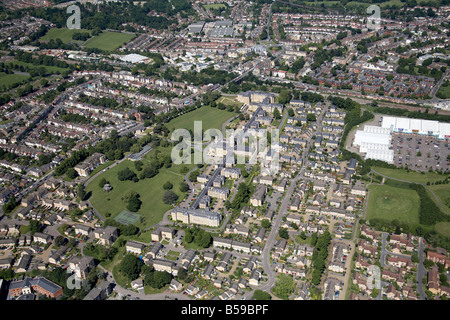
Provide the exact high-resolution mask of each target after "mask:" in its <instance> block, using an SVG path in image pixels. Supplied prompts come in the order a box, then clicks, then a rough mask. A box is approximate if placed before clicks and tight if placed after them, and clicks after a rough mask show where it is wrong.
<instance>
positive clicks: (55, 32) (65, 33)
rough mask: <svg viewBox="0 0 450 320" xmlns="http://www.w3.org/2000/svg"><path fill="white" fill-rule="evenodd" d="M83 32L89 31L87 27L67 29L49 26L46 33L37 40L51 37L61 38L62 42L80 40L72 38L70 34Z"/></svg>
mask: <svg viewBox="0 0 450 320" xmlns="http://www.w3.org/2000/svg"><path fill="white" fill-rule="evenodd" d="M77 32H78V33H85V32H89V33H90V31H89V30H87V29H67V28H51V29H50V30H48V32H47V34H46V35H45V36H43V37H41V38H40V39H39V40H41V41H49V40H51V39H54V40H55V39H58V38H59V39H61V41H62V42H64V43H68V42H71V41H73V42H80V41H78V40H73V39H72V36H73V34H74V33H77Z"/></svg>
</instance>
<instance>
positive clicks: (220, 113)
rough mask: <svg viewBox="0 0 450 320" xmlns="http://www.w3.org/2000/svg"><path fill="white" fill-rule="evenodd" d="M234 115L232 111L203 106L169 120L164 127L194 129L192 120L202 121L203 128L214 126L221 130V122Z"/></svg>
mask: <svg viewBox="0 0 450 320" xmlns="http://www.w3.org/2000/svg"><path fill="white" fill-rule="evenodd" d="M235 115H236V113H234V112H229V111H226V110H219V109H217V108H212V107H208V106H204V107H200V108H198V109H196V110H194V111H191V112H188V113H186V114H183V115H181V116H179V117H177V118H175V119H173V120H171V121H169V122H168V123H167V124H166V127H167V128H168V129H169V130H170V131H172V130H174V129H176V128H186V129H188V130H189V129H190V130H192V131H194V121H202V129H203V130H208V129H210V128H215V129H218V130H220V131H222V124H223V123H224V122H225V121H227V120H228V119H230V118H231V117H233V116H235Z"/></svg>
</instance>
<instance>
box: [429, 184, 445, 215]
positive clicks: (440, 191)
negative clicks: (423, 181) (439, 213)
mask: <svg viewBox="0 0 450 320" xmlns="http://www.w3.org/2000/svg"><path fill="white" fill-rule="evenodd" d="M427 187H428V188H429V189H431V190H433V192H434V194H435V195H436V196H437V197H438V198H439V201H440V202H441V204H442V206H443V207H444V209H445V210H446V211H447V213H450V185H448V184H438V185H434V186H427ZM430 198H431V199H433V200H434V196H433V195H432V194H431V193H430Z"/></svg>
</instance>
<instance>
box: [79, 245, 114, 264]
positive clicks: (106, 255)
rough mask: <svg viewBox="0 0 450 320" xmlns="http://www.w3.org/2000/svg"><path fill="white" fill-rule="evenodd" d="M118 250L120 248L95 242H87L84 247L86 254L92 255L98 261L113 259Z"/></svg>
mask: <svg viewBox="0 0 450 320" xmlns="http://www.w3.org/2000/svg"><path fill="white" fill-rule="evenodd" d="M117 252H118V250H117V248H115V247H105V246H102V245H95V244H94V243H93V242H89V243H87V244H86V245H85V246H84V248H83V253H84V254H85V255H88V256H91V257H93V258H94V259H97V260H98V261H111V260H112V259H113V258H114V256H115V255H116V254H117Z"/></svg>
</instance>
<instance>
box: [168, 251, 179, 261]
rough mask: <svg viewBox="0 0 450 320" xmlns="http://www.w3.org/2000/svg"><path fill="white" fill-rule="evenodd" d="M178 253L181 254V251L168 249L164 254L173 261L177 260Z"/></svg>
mask: <svg viewBox="0 0 450 320" xmlns="http://www.w3.org/2000/svg"><path fill="white" fill-rule="evenodd" d="M180 254H181V253H180V252H178V251H173V250H170V251H169V252H168V253H167V254H166V259H168V260H172V261H175V260H177V258H178V257H179V256H180Z"/></svg>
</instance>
